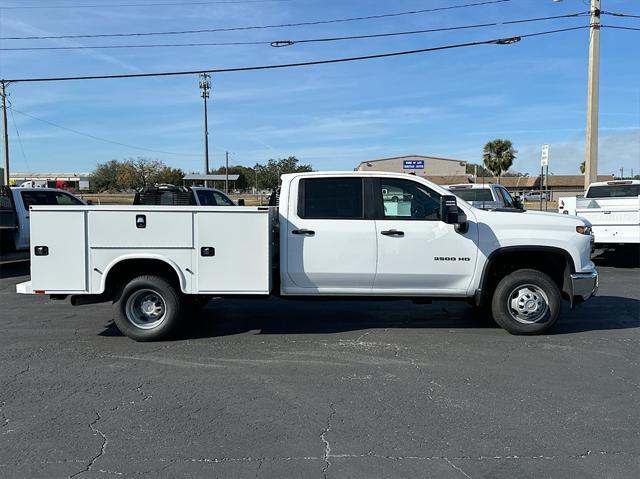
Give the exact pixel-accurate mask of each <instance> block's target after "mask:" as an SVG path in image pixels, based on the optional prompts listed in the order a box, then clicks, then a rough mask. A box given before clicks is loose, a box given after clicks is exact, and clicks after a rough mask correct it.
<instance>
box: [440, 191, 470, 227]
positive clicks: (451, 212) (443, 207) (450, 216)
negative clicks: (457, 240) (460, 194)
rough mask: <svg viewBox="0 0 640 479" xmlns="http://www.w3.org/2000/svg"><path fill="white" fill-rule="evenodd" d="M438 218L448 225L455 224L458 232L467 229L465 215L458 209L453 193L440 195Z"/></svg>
mask: <svg viewBox="0 0 640 479" xmlns="http://www.w3.org/2000/svg"><path fill="white" fill-rule="evenodd" d="M440 219H441V220H442V221H443V222H445V223H446V224H448V225H456V231H458V232H460V233H465V232H466V231H467V229H468V224H467V215H465V214H464V213H463V212H461V211H460V210H458V201H457V200H456V197H455V196H453V195H444V196H441V197H440Z"/></svg>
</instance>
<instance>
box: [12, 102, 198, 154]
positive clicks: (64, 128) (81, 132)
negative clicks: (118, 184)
mask: <svg viewBox="0 0 640 479" xmlns="http://www.w3.org/2000/svg"><path fill="white" fill-rule="evenodd" d="M7 109H8V110H9V111H15V112H16V113H19V114H20V115H24V116H28V117H29V118H32V119H34V120H38V121H41V122H42V123H46V124H47V125H51V126H55V127H56V128H60V129H61V130H66V131H69V132H71V133H75V134H76V135H81V136H86V137H87V138H91V139H93V140H98V141H103V142H105V143H111V144H113V145H118V146H124V147H126V148H132V149H134V150H141V151H150V152H152V153H161V154H164V155H172V156H200V155H199V154H193V153H176V152H171V151H163V150H153V149H151V148H143V147H141V146H134V145H128V144H126V143H121V142H119V141H115V140H109V139H108V138H102V137H99V136H95V135H92V134H90V133H85V132H83V131H79V130H74V129H73V128H69V127H66V126H62V125H58V124H57V123H53V122H52V121H49V120H45V119H44V118H38V117H37V116H34V115H31V114H29V113H25V112H24V111H20V110H16V109H15V108H13V107H9V108H7Z"/></svg>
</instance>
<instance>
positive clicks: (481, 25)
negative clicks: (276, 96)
mask: <svg viewBox="0 0 640 479" xmlns="http://www.w3.org/2000/svg"><path fill="white" fill-rule="evenodd" d="M588 14H589V13H588V12H578V13H571V14H567V15H554V16H550V17H536V18H527V19H521V20H510V21H505V22H491V23H476V24H473V25H461V26H454V27H442V28H430V29H424V30H411V31H402V32H389V33H374V34H369V35H349V36H342V37H325V38H306V39H300V40H277V41H256V42H212V43H210V42H204V43H153V44H146V45H145V44H143V45H93V46H86V45H79V46H68V47H15V48H0V51H38V50H91V49H98V50H101V49H123V48H127V49H129V48H173V47H204V46H237V45H271V46H272V47H285V46H291V45H295V44H298V43H318V42H335V41H344V40H362V39H370V38H383V37H394V36H404V35H416V34H423V33H434V32H447V31H453V30H466V29H473V28H486V27H493V26H500V25H511V24H520V23H528V22H540V21H547V20H556V19H562V18H577V17H582V16H586V15H588Z"/></svg>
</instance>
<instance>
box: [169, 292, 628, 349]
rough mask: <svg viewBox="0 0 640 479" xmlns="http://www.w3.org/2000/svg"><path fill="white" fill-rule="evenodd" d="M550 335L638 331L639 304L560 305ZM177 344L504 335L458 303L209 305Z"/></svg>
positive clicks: (601, 299)
mask: <svg viewBox="0 0 640 479" xmlns="http://www.w3.org/2000/svg"><path fill="white" fill-rule="evenodd" d="M563 307H564V310H563V312H562V316H561V318H560V319H559V320H558V323H557V324H556V326H555V327H554V328H553V329H552V330H551V331H550V332H549V333H548V335H550V336H555V335H562V334H573V333H581V332H587V331H606V330H616V329H632V328H638V327H640V300H637V299H630V298H622V297H617V296H598V297H595V298H593V299H591V300H589V302H588V303H585V304H583V305H581V306H580V307H579V308H577V309H575V310H573V311H571V310H569V308H568V307H566V305H563ZM192 319H193V321H191V322H190V324H189V326H188V327H187V328H186V329H185V331H184V332H183V333H182V335H181V336H180V337H179V338H177V339H196V338H207V337H215V336H229V335H235V334H242V333H247V332H251V331H255V333H256V334H332V333H340V332H346V331H358V330H364V329H385V328H393V329H403V328H405V329H409V328H422V329H468V330H477V331H478V333H482V334H486V333H493V332H495V333H496V334H507V333H506V332H504V331H502V330H501V329H500V328H499V327H498V326H497V325H496V324H495V323H494V322H493V320H491V319H490V318H489V317H487V316H486V315H484V314H482V313H481V312H479V311H477V310H476V309H475V308H472V307H470V306H468V305H467V304H466V303H460V302H439V303H434V304H428V305H424V304H413V303H412V302H410V301H384V302H382V301H332V300H326V301H313V302H308V301H291V300H283V299H279V298H271V299H265V300H250V301H247V300H239V299H238V300H234V299H224V300H217V301H216V300H214V301H212V302H211V303H209V305H208V306H207V307H206V308H205V309H203V310H202V311H201V312H200V313H199V315H198V316H197V317H196V318H192Z"/></svg>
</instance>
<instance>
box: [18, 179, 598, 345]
mask: <svg viewBox="0 0 640 479" xmlns="http://www.w3.org/2000/svg"><path fill="white" fill-rule="evenodd" d="M390 191H392V192H394V196H396V198H395V199H392V198H389V192H390ZM449 193H450V192H449V191H447V190H446V189H444V188H442V187H440V186H437V185H435V184H433V183H431V182H429V181H427V180H425V179H422V178H419V177H416V176H413V175H405V174H395V173H380V172H366V173H365V172H348V173H344V172H338V173H328V172H323V173H297V174H288V175H283V176H282V189H281V194H280V202H279V206H278V208H277V209H276V208H270V207H235V208H228V207H198V206H172V207H163V206H142V205H141V206H101V207H94V206H69V207H56V208H50V207H46V206H37V207H33V208H32V209H31V215H32V218H31V228H32V230H31V235H32V248H31V280H30V281H27V282H24V283H20V284H18V285H17V292H18V293H23V294H49V295H52V296H53V297H55V298H58V299H60V298H64V297H65V296H67V295H72V298H71V300H72V304H79V303H87V302H93V301H113V312H114V320H115V324H116V325H117V327H118V328H119V329H120V331H122V332H123V333H124V334H125V335H127V336H129V337H130V338H133V339H135V340H139V341H149V340H156V339H160V338H164V337H167V336H168V335H171V334H173V333H174V332H175V331H176V329H177V328H179V326H180V325H181V319H182V318H181V316H183V317H184V314H185V313H186V312H188V311H193V309H192V308H193V307H194V306H196V305H198V304H202V302H203V301H201V300H202V299H203V298H204V299H208V298H209V297H211V296H219V297H225V296H247V295H249V296H263V297H266V296H267V295H270V294H279V295H281V296H287V297H298V298H305V299H313V298H314V297H322V298H325V297H335V296H340V297H378V298H379V297H387V298H394V297H395V298H397V297H403V298H412V299H416V300H420V301H425V300H426V301H429V300H436V299H443V300H463V301H468V302H469V303H471V304H473V305H476V306H479V307H486V309H488V310H490V311H491V313H492V316H493V318H494V319H495V321H496V322H497V323H498V324H499V325H500V326H502V327H503V328H505V329H506V330H508V331H509V332H511V333H514V334H536V333H541V332H543V331H546V330H547V329H548V328H550V327H551V326H552V325H553V324H554V323H555V321H556V320H557V318H558V316H559V314H560V310H561V299H562V298H565V299H567V300H569V302H570V304H571V306H573V305H574V304H576V303H578V302H580V301H583V300H586V299H588V298H589V297H591V296H592V295H593V294H594V293H595V291H596V290H597V287H598V274H597V271H596V268H595V266H594V264H593V262H592V261H591V259H590V252H591V247H590V240H591V236H590V225H589V223H588V222H585V221H584V220H582V219H580V218H576V217H570V216H563V215H559V214H556V213H539V212H534V211H527V212H523V211H521V210H512V211H483V210H480V209H476V208H474V207H472V206H470V205H469V204H468V203H466V202H465V201H463V200H459V201H458V200H457V199H456V197H455V196H453V195H450V194H449ZM60 224H64V225H65V227H64V228H59V227H58V228H52V226H53V225H60Z"/></svg>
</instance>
